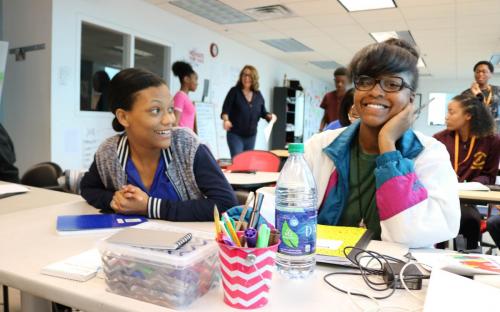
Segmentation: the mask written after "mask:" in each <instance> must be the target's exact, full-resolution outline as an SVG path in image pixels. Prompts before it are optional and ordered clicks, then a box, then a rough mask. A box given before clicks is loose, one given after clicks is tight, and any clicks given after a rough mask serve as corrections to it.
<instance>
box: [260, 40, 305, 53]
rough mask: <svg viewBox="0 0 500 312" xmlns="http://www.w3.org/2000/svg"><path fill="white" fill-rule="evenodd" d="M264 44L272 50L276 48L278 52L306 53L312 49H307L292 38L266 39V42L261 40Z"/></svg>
mask: <svg viewBox="0 0 500 312" xmlns="http://www.w3.org/2000/svg"><path fill="white" fill-rule="evenodd" d="M261 41H262V42H264V43H265V44H268V45H270V46H272V47H273V48H276V49H278V50H281V51H283V52H287V53H288V52H307V51H313V49H311V48H309V47H308V46H306V45H304V44H302V43H300V42H298V41H297V40H295V39H293V38H284V39H267V40H261Z"/></svg>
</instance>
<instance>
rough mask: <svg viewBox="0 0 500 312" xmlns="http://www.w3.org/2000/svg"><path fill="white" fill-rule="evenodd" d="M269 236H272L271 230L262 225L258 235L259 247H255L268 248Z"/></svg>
mask: <svg viewBox="0 0 500 312" xmlns="http://www.w3.org/2000/svg"><path fill="white" fill-rule="evenodd" d="M269 234H271V230H269V227H268V226H267V224H262V225H261V226H260V228H259V234H258V235H257V245H255V247H257V248H264V247H267V245H268V244H269Z"/></svg>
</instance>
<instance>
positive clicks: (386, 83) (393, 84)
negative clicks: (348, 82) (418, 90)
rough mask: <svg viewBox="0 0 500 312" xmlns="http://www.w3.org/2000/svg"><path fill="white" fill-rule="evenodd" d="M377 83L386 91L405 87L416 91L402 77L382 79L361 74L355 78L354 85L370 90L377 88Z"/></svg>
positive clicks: (363, 89)
mask: <svg viewBox="0 0 500 312" xmlns="http://www.w3.org/2000/svg"><path fill="white" fill-rule="evenodd" d="M377 83H378V84H379V85H380V87H381V88H382V90H384V91H385V92H398V91H401V90H403V88H408V89H410V90H412V91H414V90H413V88H412V87H411V86H410V85H409V84H407V83H406V82H405V81H404V80H403V78H401V77H384V78H382V79H375V78H373V77H370V76H363V75H361V76H357V77H356V78H355V79H354V87H355V88H356V90H359V91H370V90H371V89H373V88H375V85H376V84H377Z"/></svg>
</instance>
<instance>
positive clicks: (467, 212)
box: [458, 204, 481, 249]
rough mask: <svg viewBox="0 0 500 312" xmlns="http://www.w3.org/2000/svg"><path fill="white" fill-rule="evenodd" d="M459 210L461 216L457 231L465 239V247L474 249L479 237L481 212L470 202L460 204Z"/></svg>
mask: <svg viewBox="0 0 500 312" xmlns="http://www.w3.org/2000/svg"><path fill="white" fill-rule="evenodd" d="M460 211H461V212H462V217H461V218H460V230H459V231H458V233H460V234H462V235H463V236H464V237H465V238H466V239H467V249H476V248H477V247H478V242H479V238H480V237H481V214H480V213H479V211H478V210H477V208H476V206H475V205H470V204H461V205H460Z"/></svg>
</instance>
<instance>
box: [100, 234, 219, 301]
mask: <svg viewBox="0 0 500 312" xmlns="http://www.w3.org/2000/svg"><path fill="white" fill-rule="evenodd" d="M99 251H100V253H101V255H102V262H103V270H104V274H105V276H106V284H107V286H108V291H110V292H113V293H116V294H119V295H123V296H127V297H131V298H135V299H138V300H142V301H147V302H150V303H154V304H157V305H161V306H165V307H168V308H184V307H187V306H188V305H189V304H191V303H192V302H193V301H194V300H196V299H197V298H199V297H201V296H202V295H204V294H205V293H206V292H208V291H209V290H210V289H211V288H213V287H214V286H216V285H218V283H219V278H220V270H219V267H218V266H219V260H218V254H217V251H218V249H217V245H216V243H215V241H214V240H213V239H206V238H200V237H193V238H192V239H191V240H190V241H189V242H188V243H187V244H185V245H184V246H182V247H181V248H179V249H177V250H173V251H161V250H155V249H149V248H140V247H132V246H126V245H119V244H112V243H108V242H106V241H102V242H100V243H99Z"/></svg>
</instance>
